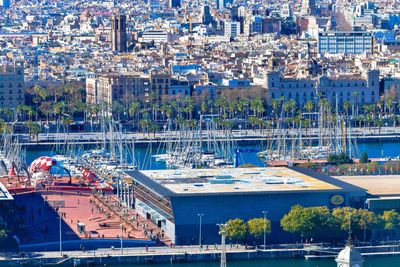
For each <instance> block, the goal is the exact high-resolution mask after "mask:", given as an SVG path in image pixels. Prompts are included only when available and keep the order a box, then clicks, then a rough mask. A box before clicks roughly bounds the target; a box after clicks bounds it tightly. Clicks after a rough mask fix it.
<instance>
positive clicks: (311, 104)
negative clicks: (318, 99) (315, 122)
mask: <svg viewBox="0 0 400 267" xmlns="http://www.w3.org/2000/svg"><path fill="white" fill-rule="evenodd" d="M304 108H305V109H306V110H307V112H308V127H306V136H307V129H309V130H310V140H309V146H311V111H312V110H313V108H314V102H313V101H312V100H309V101H308V102H307V103H306V104H305V105H304Z"/></svg>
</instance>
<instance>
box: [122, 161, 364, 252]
mask: <svg viewBox="0 0 400 267" xmlns="http://www.w3.org/2000/svg"><path fill="white" fill-rule="evenodd" d="M126 176H128V177H130V178H131V179H132V180H133V184H134V207H135V209H136V210H137V211H138V212H139V214H141V216H144V217H145V218H147V219H150V220H152V221H153V222H154V223H155V224H157V225H158V226H159V227H161V228H162V229H164V231H165V233H166V235H167V236H168V237H169V238H170V239H171V240H172V242H173V243H175V244H177V245H184V244H198V240H199V220H200V215H201V214H202V215H201V216H202V237H201V239H202V243H203V244H215V243H217V242H219V240H220V236H219V235H218V227H217V226H216V224H217V223H224V222H226V221H228V220H230V219H235V218H241V219H243V220H245V221H246V220H248V219H252V218H259V217H262V216H263V213H262V212H263V211H268V218H269V219H270V220H271V223H272V232H271V236H270V237H269V240H273V242H283V241H287V240H289V239H290V235H288V234H287V233H284V232H283V231H282V229H281V228H280V223H279V222H280V219H281V218H282V217H283V216H284V215H285V214H286V213H287V212H288V211H289V210H290V209H291V207H292V206H294V205H297V204H300V205H303V206H327V207H329V208H336V207H340V206H345V205H350V206H353V207H361V206H362V207H363V205H364V203H365V196H366V193H365V190H363V189H360V188H358V187H355V186H352V185H350V184H347V183H344V182H341V181H338V180H336V179H334V178H331V177H329V176H325V175H322V174H317V173H314V172H313V171H310V170H305V169H300V168H287V167H273V168H272V167H271V168H239V169H195V170H149V171H130V172H126Z"/></svg>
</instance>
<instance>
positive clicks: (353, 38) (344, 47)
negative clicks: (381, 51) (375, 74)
mask: <svg viewBox="0 0 400 267" xmlns="http://www.w3.org/2000/svg"><path fill="white" fill-rule="evenodd" d="M372 52H373V37H372V35H371V33H370V32H366V31H347V32H346V31H337V32H336V31H325V32H320V33H319V34H318V53H319V54H363V53H372Z"/></svg>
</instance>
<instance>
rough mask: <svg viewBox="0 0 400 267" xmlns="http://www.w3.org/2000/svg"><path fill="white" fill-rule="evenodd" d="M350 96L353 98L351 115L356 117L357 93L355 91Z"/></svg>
mask: <svg viewBox="0 0 400 267" xmlns="http://www.w3.org/2000/svg"><path fill="white" fill-rule="evenodd" d="M352 96H353V107H352V111H351V114H352V115H353V116H358V105H357V99H358V92H357V91H355V92H353V94H352ZM355 108H357V109H356V110H355ZM355 111H356V112H355Z"/></svg>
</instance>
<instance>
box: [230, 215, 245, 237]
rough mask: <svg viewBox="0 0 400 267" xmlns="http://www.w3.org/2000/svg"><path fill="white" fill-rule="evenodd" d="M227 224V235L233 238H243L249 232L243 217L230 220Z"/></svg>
mask: <svg viewBox="0 0 400 267" xmlns="http://www.w3.org/2000/svg"><path fill="white" fill-rule="evenodd" d="M226 225H227V226H226V228H225V231H226V237H229V238H230V239H232V240H236V241H240V240H243V239H244V237H245V236H246V234H247V225H246V223H245V222H244V221H243V220H242V219H239V218H236V219H233V220H229V221H227V222H226Z"/></svg>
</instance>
